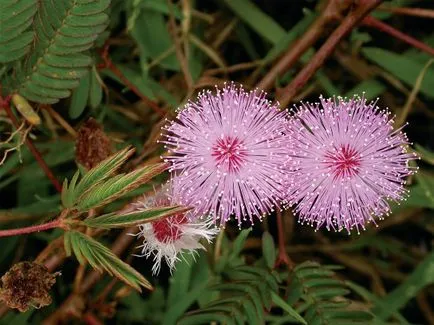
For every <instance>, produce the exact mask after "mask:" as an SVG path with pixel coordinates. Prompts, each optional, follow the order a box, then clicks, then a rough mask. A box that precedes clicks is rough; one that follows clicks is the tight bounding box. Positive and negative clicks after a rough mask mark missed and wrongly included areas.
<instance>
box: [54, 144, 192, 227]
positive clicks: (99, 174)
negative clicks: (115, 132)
mask: <svg viewBox="0 0 434 325" xmlns="http://www.w3.org/2000/svg"><path fill="white" fill-rule="evenodd" d="M133 151H134V150H132V149H130V148H129V147H127V148H125V149H123V150H121V151H119V152H117V153H116V154H114V155H112V156H110V157H108V158H107V159H105V160H103V161H102V162H100V163H99V164H98V165H97V166H95V167H94V168H92V169H91V170H89V171H88V172H87V173H85V175H84V176H83V178H82V179H81V180H80V181H78V178H79V176H80V173H79V172H78V171H77V172H76V173H75V175H74V176H73V178H72V179H71V181H70V182H68V180H65V181H64V183H63V189H62V204H63V206H64V207H65V208H73V209H76V210H78V211H79V212H84V211H88V210H90V209H93V208H96V207H100V206H103V205H105V204H108V203H110V202H112V201H114V200H116V199H118V198H119V197H121V196H122V195H124V194H126V193H129V192H131V191H133V190H134V189H136V188H137V187H139V186H140V185H142V184H144V183H145V182H147V181H148V180H149V179H151V178H152V177H154V176H156V175H158V174H160V173H162V172H163V171H164V170H165V169H166V165H165V164H164V163H159V164H154V165H149V166H142V167H140V168H138V169H136V170H133V171H132V172H130V173H127V174H118V175H114V176H113V174H114V173H115V172H116V171H117V169H118V168H119V167H120V166H121V165H122V164H123V163H124V162H125V161H126V160H127V159H128V157H129V156H130V155H131V154H132V153H133ZM179 211H180V210H179ZM179 211H178V212H179ZM182 211H185V209H184V210H182ZM163 215H164V213H163ZM148 217H149V218H151V217H155V215H154V216H148ZM140 218H142V219H143V216H142V217H141V216H140V215H129V216H128V218H127V219H125V222H126V223H124V224H135V223H137V222H139V221H138V220H140ZM94 220H97V219H94ZM101 220H105V221H106V222H108V223H107V224H106V226H107V227H108V228H111V227H120V225H121V224H122V221H121V219H119V218H117V217H115V216H114V215H105V216H104V218H102V219H98V221H101ZM101 222H102V223H104V221H101Z"/></svg>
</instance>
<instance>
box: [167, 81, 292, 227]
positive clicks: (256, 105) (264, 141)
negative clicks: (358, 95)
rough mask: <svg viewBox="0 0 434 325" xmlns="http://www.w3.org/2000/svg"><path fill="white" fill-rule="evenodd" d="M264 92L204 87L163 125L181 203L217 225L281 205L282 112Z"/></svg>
mask: <svg viewBox="0 0 434 325" xmlns="http://www.w3.org/2000/svg"><path fill="white" fill-rule="evenodd" d="M265 96H266V94H265V93H264V92H259V91H256V90H255V91H245V90H244V89H243V88H241V87H237V86H235V85H234V84H232V83H231V84H229V85H225V87H224V88H223V89H220V90H219V89H217V90H216V92H215V93H212V92H211V91H204V92H202V93H201V94H199V96H198V98H197V100H196V101H195V102H189V103H187V105H185V107H184V108H183V109H181V110H180V111H179V112H178V115H177V117H176V119H175V120H174V121H172V122H170V123H169V124H168V125H167V126H165V127H164V128H163V129H164V133H163V137H164V140H163V141H162V142H163V143H165V147H166V148H167V149H168V151H169V154H168V156H166V157H164V159H165V161H166V162H169V163H170V166H171V171H175V172H176V173H177V175H178V176H177V178H178V181H179V183H180V186H181V190H180V193H181V199H182V202H183V203H184V204H186V205H189V206H194V207H195V209H196V213H198V214H208V213H210V214H212V215H213V216H214V218H215V219H216V220H217V221H219V223H220V224H222V225H223V224H224V223H225V222H226V221H227V220H229V218H230V216H231V215H235V216H236V218H237V219H238V224H239V225H241V223H242V221H243V220H248V221H250V223H253V220H254V219H256V218H258V219H261V218H262V217H263V216H264V215H266V214H269V213H270V212H271V211H273V209H274V208H275V207H276V206H280V205H284V204H285V196H284V195H283V193H284V188H285V183H286V180H287V179H288V177H289V173H288V170H289V169H287V166H289V160H290V159H291V158H290V156H289V151H288V148H289V137H288V136H287V135H286V134H285V133H284V129H285V124H286V123H287V117H288V113H287V112H285V111H280V110H279V109H278V106H277V104H272V103H271V102H270V101H268V100H267V99H266V98H265Z"/></svg>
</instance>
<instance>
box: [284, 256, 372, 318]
mask: <svg viewBox="0 0 434 325" xmlns="http://www.w3.org/2000/svg"><path fill="white" fill-rule="evenodd" d="M290 279H291V283H290V285H289V288H288V291H289V296H288V298H287V302H288V303H289V304H290V305H294V304H296V303H297V302H298V301H300V300H302V301H304V302H306V303H307V305H308V307H307V309H306V311H305V313H304V319H305V320H306V322H307V323H308V324H318V325H322V324H324V325H325V324H370V321H371V320H372V315H371V314H370V313H368V312H366V311H362V310H354V309H353V308H351V309H350V308H348V306H349V304H350V303H351V301H350V300H347V299H345V298H344V297H343V296H344V295H346V294H348V293H349V292H350V290H349V288H348V287H347V286H346V284H345V282H343V281H340V280H338V279H336V278H335V277H334V272H333V271H332V267H327V266H322V265H320V264H318V263H315V262H305V263H302V264H300V265H297V266H296V267H295V268H294V270H293V271H292V274H291V275H290Z"/></svg>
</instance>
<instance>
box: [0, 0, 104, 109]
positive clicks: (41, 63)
mask: <svg viewBox="0 0 434 325" xmlns="http://www.w3.org/2000/svg"><path fill="white" fill-rule="evenodd" d="M21 2H26V3H32V6H31V8H32V10H33V11H36V8H38V10H37V12H36V14H35V15H34V20H33V27H34V30H35V35H37V37H36V38H35V41H34V42H33V45H32V48H31V55H30V56H29V57H28V58H27V59H26V62H25V64H24V65H23V68H20V69H17V71H16V74H15V75H14V77H13V79H11V82H10V83H11V84H10V85H8V88H11V89H15V91H17V92H18V93H19V94H20V95H22V96H24V97H25V98H27V99H28V100H31V101H34V102H37V103H46V104H53V103H56V102H58V100H59V99H61V98H67V97H69V96H71V90H72V89H74V88H76V87H77V86H78V84H79V81H80V79H81V78H82V77H84V76H85V75H86V74H87V73H88V70H89V67H90V65H91V64H92V59H91V57H90V56H89V54H88V53H87V52H86V51H87V50H89V49H90V48H92V46H93V44H94V41H95V40H96V38H97V37H98V36H99V35H100V34H101V33H102V32H103V31H104V30H105V28H106V27H107V24H108V16H107V14H106V13H105V11H106V9H107V8H108V6H109V5H110V0H96V1H92V2H89V1H86V0H76V1H70V0H56V1H52V0H44V1H39V6H36V4H35V3H36V1H34V0H32V1H29V0H22V1H19V2H18V3H17V5H18V4H19V3H21ZM7 8H9V7H7ZM0 11H1V10H0ZM33 14H34V12H33V13H30V12H29V13H28V16H26V17H25V18H26V19H28V18H27V17H33ZM0 17H3V12H2V15H1V16H0ZM0 19H1V18H0ZM22 21H24V20H22ZM25 21H26V22H27V20H25ZM0 24H1V21H0ZM1 25H2V26H4V24H1ZM21 29H23V30H25V29H24V25H23V26H22V27H21ZM26 33H27V34H26ZM28 33H29V32H25V33H23V34H20V36H17V39H18V41H17V42H18V43H19V44H17V45H16V46H13V47H12V46H11V41H8V46H7V51H9V52H10V53H9V54H8V57H9V58H20V57H22V56H23V55H24V54H23V53H26V52H27V50H28V47H29V46H28V44H30V43H31V42H32V41H33V39H34V37H33V32H32V34H31V35H30V34H28ZM1 39H2V37H1V35H0V40H1ZM14 42H15V41H14ZM0 43H1V41H0ZM13 44H15V43H13ZM1 48H4V47H2V46H0V62H1V59H2V53H3V52H1V51H2V50H1ZM5 51H6V50H5ZM17 51H20V53H18V52H17ZM75 106H77V107H79V106H80V107H79V108H81V109H82V106H83V105H78V104H76V105H75ZM78 111H79V109H78V108H76V109H75V110H73V112H74V113H75V115H77V114H78V113H77V112H78Z"/></svg>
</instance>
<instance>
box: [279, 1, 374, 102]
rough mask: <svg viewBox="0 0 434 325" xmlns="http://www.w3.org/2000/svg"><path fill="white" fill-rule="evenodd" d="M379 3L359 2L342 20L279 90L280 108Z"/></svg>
mask: <svg viewBox="0 0 434 325" xmlns="http://www.w3.org/2000/svg"><path fill="white" fill-rule="evenodd" d="M381 2H382V0H364V1H359V5H358V6H357V7H356V8H355V9H354V10H353V11H351V12H350V13H349V14H348V15H347V16H346V17H345V18H344V19H343V20H342V22H341V24H340V25H339V26H338V27H337V28H336V29H335V31H334V32H333V33H332V34H331V35H330V37H329V38H328V39H327V40H326V42H325V43H324V44H323V45H322V46H321V48H320V49H319V50H318V52H316V53H315V55H314V56H313V57H312V59H311V60H310V61H309V63H308V64H307V65H306V66H305V67H304V68H303V69H302V70H301V71H300V72H299V73H298V75H297V76H296V77H295V78H294V79H293V80H292V81H291V83H290V84H289V85H287V86H286V87H285V88H283V89H279V91H278V96H277V97H278V99H279V101H280V103H281V106H282V107H285V106H287V105H288V103H289V102H290V101H291V99H292V98H293V97H294V96H295V95H296V94H297V92H298V91H299V90H300V89H301V88H303V86H304V85H305V84H306V83H307V82H308V80H309V79H310V78H311V77H312V76H313V75H314V74H315V72H316V71H317V70H318V69H319V68H320V67H321V66H322V65H323V64H324V61H325V60H326V59H327V58H328V57H329V56H330V55H331V54H332V53H333V51H334V49H335V48H336V46H337V45H338V44H339V42H340V41H341V39H342V38H343V37H344V36H345V35H346V34H348V33H349V32H350V31H351V30H352V29H353V28H354V26H356V25H357V24H358V23H359V22H360V21H361V20H362V19H363V18H364V17H365V16H366V15H367V14H368V13H369V12H370V11H372V10H373V9H374V8H375V7H377V6H378V5H379V4H380V3H381Z"/></svg>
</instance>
